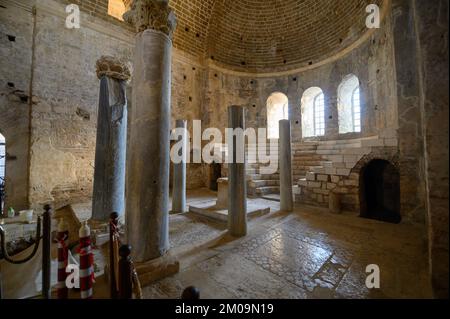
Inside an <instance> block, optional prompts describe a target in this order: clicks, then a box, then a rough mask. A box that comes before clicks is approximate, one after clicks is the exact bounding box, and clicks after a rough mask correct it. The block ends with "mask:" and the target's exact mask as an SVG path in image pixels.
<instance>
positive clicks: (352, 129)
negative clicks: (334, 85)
mask: <svg viewBox="0 0 450 319" xmlns="http://www.w3.org/2000/svg"><path fill="white" fill-rule="evenodd" d="M338 113H339V133H340V134H345V133H359V132H361V92H360V85H359V79H358V77H357V76H356V75H354V74H349V75H347V76H346V77H345V78H344V79H343V80H342V83H341V84H340V85H339V88H338Z"/></svg>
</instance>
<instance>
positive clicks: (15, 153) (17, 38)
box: [0, 1, 36, 210]
mask: <svg viewBox="0 0 450 319" xmlns="http://www.w3.org/2000/svg"><path fill="white" fill-rule="evenodd" d="M24 2H26V1H23V3H24ZM32 38H33V17H32V13H31V10H26V9H23V8H19V7H13V8H3V7H0V42H1V44H0V56H1V58H0V132H1V134H2V135H4V136H5V138H6V152H7V160H6V190H7V197H6V204H5V207H6V208H8V207H14V209H16V210H21V209H25V208H27V206H28V161H29V141H28V138H29V124H30V123H29V119H30V117H29V112H30V106H31V105H32V104H34V103H36V98H32V97H31V95H30V81H31V77H32V74H31V63H32V54H31V52H32V49H31V48H32ZM11 66H13V67H11Z"/></svg>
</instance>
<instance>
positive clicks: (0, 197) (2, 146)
mask: <svg viewBox="0 0 450 319" xmlns="http://www.w3.org/2000/svg"><path fill="white" fill-rule="evenodd" d="M5 174H6V140H5V137H4V136H3V135H2V134H1V133H0V215H1V214H2V213H3V211H4V210H3V208H4V203H5Z"/></svg>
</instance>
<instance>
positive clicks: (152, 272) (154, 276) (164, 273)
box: [134, 253, 180, 287]
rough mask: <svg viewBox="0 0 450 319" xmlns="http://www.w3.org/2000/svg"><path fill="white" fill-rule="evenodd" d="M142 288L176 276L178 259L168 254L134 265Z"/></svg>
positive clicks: (178, 264) (178, 269) (178, 268)
mask: <svg viewBox="0 0 450 319" xmlns="http://www.w3.org/2000/svg"><path fill="white" fill-rule="evenodd" d="M134 265H135V267H136V271H137V274H138V277H139V281H140V283H141V286H142V287H145V286H147V285H150V284H152V283H154V282H156V281H158V280H161V279H163V278H166V277H169V276H172V275H175V274H177V273H178V272H179V271H180V263H179V261H178V259H177V258H176V257H175V256H173V255H171V254H170V253H168V254H166V255H164V256H162V257H159V258H157V259H154V260H150V261H147V262H143V263H134Z"/></svg>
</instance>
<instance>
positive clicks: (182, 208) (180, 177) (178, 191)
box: [172, 120, 188, 214]
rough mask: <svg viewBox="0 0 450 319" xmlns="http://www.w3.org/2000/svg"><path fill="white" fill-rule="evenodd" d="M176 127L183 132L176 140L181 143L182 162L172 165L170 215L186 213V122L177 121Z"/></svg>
mask: <svg viewBox="0 0 450 319" xmlns="http://www.w3.org/2000/svg"><path fill="white" fill-rule="evenodd" d="M176 127H177V128H181V129H183V131H184V133H183V135H182V136H180V137H179V139H178V142H181V143H182V162H181V163H174V164H173V185H172V213H174V214H179V213H185V212H186V161H187V153H186V152H187V143H188V137H187V134H186V133H187V121H185V120H177V121H176Z"/></svg>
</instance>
